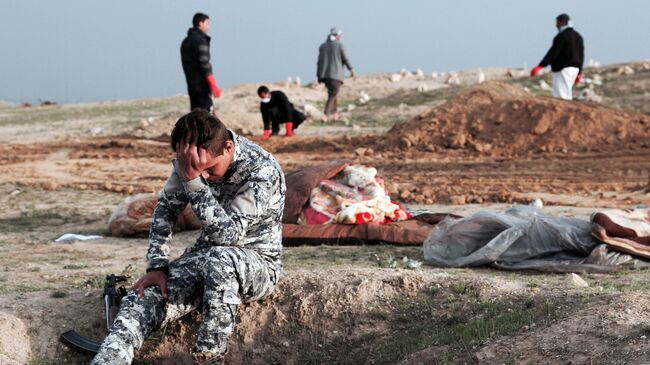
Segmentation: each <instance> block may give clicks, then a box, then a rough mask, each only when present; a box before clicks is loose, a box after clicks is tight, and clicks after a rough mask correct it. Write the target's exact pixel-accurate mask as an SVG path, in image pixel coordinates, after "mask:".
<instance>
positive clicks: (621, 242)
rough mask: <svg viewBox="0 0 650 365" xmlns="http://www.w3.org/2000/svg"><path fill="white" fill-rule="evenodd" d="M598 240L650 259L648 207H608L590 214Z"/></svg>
mask: <svg viewBox="0 0 650 365" xmlns="http://www.w3.org/2000/svg"><path fill="white" fill-rule="evenodd" d="M591 222H592V224H591V234H592V235H593V237H595V238H596V239H597V240H598V241H600V242H603V243H605V244H607V245H608V246H610V247H612V248H615V249H617V250H619V251H622V252H626V253H629V254H630V255H634V256H639V257H643V258H646V259H650V208H641V207H639V208H635V209H625V210H621V209H609V210H604V211H601V212H596V213H594V214H593V215H592V216H591Z"/></svg>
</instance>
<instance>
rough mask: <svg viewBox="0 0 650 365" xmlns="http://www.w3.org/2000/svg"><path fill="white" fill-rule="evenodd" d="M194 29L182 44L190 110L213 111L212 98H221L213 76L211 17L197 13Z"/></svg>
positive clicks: (190, 30) (193, 22)
mask: <svg viewBox="0 0 650 365" xmlns="http://www.w3.org/2000/svg"><path fill="white" fill-rule="evenodd" d="M192 25H193V28H190V29H189V30H188V31H187V37H185V39H184V40H183V43H182V44H181V61H182V63H183V71H184V72H185V80H186V81H187V93H188V94H189V96H190V109H191V110H193V109H196V108H199V109H204V110H207V111H210V112H211V111H212V109H213V105H214V104H213V102H212V97H213V96H214V97H215V98H218V97H220V96H221V90H219V87H218V86H217V82H216V81H215V80H214V75H213V74H212V65H211V64H210V37H209V36H208V30H209V29H210V17H208V16H207V15H205V14H203V13H196V14H194V17H193V18H192Z"/></svg>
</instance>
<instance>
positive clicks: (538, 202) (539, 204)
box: [528, 198, 544, 209]
mask: <svg viewBox="0 0 650 365" xmlns="http://www.w3.org/2000/svg"><path fill="white" fill-rule="evenodd" d="M528 205H532V206H533V207H535V208H537V209H542V208H544V202H543V201H542V199H540V198H535V200H533V201H532V202H530V204H528Z"/></svg>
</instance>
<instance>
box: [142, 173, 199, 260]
mask: <svg viewBox="0 0 650 365" xmlns="http://www.w3.org/2000/svg"><path fill="white" fill-rule="evenodd" d="M188 201H189V200H188V198H187V194H185V190H184V189H183V183H182V180H181V178H180V176H178V174H177V173H176V172H172V174H171V176H170V177H169V179H167V182H166V183H165V187H164V189H163V191H162V192H161V193H160V198H158V203H157V204H156V208H155V209H154V212H153V221H152V222H151V229H150V230H149V250H148V251H147V271H149V270H152V269H158V268H161V269H166V268H167V266H168V265H169V251H170V243H171V240H172V232H173V230H174V226H175V225H176V220H177V219H178V216H179V215H180V214H181V213H182V212H183V209H185V206H186V205H187V203H188Z"/></svg>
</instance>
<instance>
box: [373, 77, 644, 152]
mask: <svg viewBox="0 0 650 365" xmlns="http://www.w3.org/2000/svg"><path fill="white" fill-rule="evenodd" d="M383 145H384V148H386V149H393V150H397V149H399V150H406V151H408V150H419V151H438V150H440V149H444V148H451V149H474V150H476V151H478V152H487V153H495V154H500V155H512V154H522V153H530V152H546V151H549V152H553V151H554V152H567V151H576V152H584V151H602V150H616V149H636V148H638V147H648V146H649V145H650V117H649V116H645V115H642V114H636V113H628V112H624V111H621V110H616V109H610V108H606V107H603V106H599V105H595V104H590V103H584V102H579V101H564V100H560V99H556V98H549V97H534V96H532V95H530V94H529V93H528V92H526V91H525V90H524V89H522V88H521V87H517V86H512V85H509V84H505V83H500V82H490V83H486V84H483V85H479V86H477V87H475V88H472V89H470V90H468V91H466V92H464V93H462V94H461V95H459V96H458V97H456V98H455V99H453V100H451V101H449V102H447V103H445V104H443V105H441V106H439V107H436V108H433V109H431V110H429V111H427V112H425V113H423V114H421V115H419V116H418V117H416V118H414V119H412V120H410V121H408V122H406V123H402V124H398V125H396V126H395V127H393V128H392V129H391V130H390V132H389V133H388V134H387V136H386V138H385V139H384V143H383Z"/></svg>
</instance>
